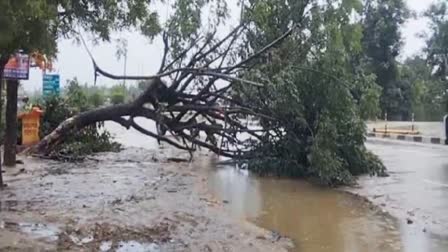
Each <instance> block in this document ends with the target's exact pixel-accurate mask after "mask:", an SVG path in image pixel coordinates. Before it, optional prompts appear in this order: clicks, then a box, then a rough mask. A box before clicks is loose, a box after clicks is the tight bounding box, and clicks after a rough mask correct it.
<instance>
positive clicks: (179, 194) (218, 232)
mask: <svg viewBox="0 0 448 252" xmlns="http://www.w3.org/2000/svg"><path fill="white" fill-rule="evenodd" d="M173 157H174V158H176V159H179V158H180V159H182V158H188V156H185V157H184V156H182V154H181V153H180V152H179V151H177V150H174V149H172V148H169V147H166V148H162V149H160V150H146V149H140V148H126V149H125V150H123V151H122V152H120V153H104V154H98V155H95V156H93V157H92V158H90V159H88V160H87V161H85V162H83V163H76V164H74V163H60V162H55V161H46V160H40V159H35V158H28V157H20V159H22V160H23V161H24V164H23V165H18V166H17V167H16V168H13V169H6V173H5V180H6V183H7V184H8V187H7V188H6V189H5V190H4V191H2V192H0V251H286V250H287V249H288V248H291V246H292V244H291V242H290V241H289V240H288V239H286V238H282V237H280V236H278V235H277V234H276V233H271V232H270V231H267V230H263V229H260V228H258V227H256V226H254V225H253V224H250V223H248V222H246V221H245V220H242V219H235V217H232V215H230V213H228V212H226V210H225V207H224V205H225V204H226V202H220V201H218V200H216V199H215V198H213V197H212V196H211V194H210V193H209V192H208V190H207V181H206V178H207V174H206V173H207V172H206V169H209V167H210V166H211V165H213V162H215V160H216V157H214V156H213V155H211V154H208V153H201V154H199V155H197V156H196V157H195V160H194V162H192V163H188V162H178V161H182V160H175V161H172V160H171V161H170V160H169V159H170V158H173Z"/></svg>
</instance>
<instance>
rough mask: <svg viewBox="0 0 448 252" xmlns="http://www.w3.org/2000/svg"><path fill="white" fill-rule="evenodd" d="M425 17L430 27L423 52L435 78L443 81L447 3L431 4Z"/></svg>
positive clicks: (447, 72) (445, 73) (447, 54)
mask: <svg viewBox="0 0 448 252" xmlns="http://www.w3.org/2000/svg"><path fill="white" fill-rule="evenodd" d="M425 16H426V17H427V18H428V19H429V20H430V27H431V36H429V37H428V38H427V41H426V44H427V46H426V50H425V51H426V53H427V57H428V62H429V63H430V64H431V66H432V67H433V70H434V71H435V74H436V76H438V77H440V78H442V79H445V78H446V77H447V76H448V65H447V58H448V50H447V48H448V3H447V2H446V1H438V2H436V3H434V4H432V5H431V7H430V8H429V9H428V11H426V13H425Z"/></svg>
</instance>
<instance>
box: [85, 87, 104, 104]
mask: <svg viewBox="0 0 448 252" xmlns="http://www.w3.org/2000/svg"><path fill="white" fill-rule="evenodd" d="M88 101H89V104H90V105H91V106H93V107H94V108H98V107H101V106H103V105H104V95H103V94H102V93H100V92H99V91H95V92H94V93H91V94H90V95H89V97H88Z"/></svg>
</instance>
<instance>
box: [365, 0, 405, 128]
mask: <svg viewBox="0 0 448 252" xmlns="http://www.w3.org/2000/svg"><path fill="white" fill-rule="evenodd" d="M364 15H365V19H364V22H363V26H364V32H363V39H362V44H363V47H364V53H365V57H364V58H365V60H364V61H365V64H366V65H367V69H368V71H369V72H370V73H373V74H375V75H376V76H377V79H376V82H377V84H378V85H379V86H381V87H382V95H381V103H380V105H381V110H382V114H385V113H387V114H388V117H389V119H390V120H402V119H404V120H406V119H409V118H410V109H411V107H410V96H409V94H410V88H411V87H410V86H409V85H407V84H408V83H403V82H400V76H399V69H398V63H397V61H396V57H397V56H398V55H399V53H400V50H401V47H402V38H401V32H400V27H401V25H402V24H403V23H404V22H405V21H406V19H407V18H408V17H409V10H408V9H407V7H406V4H405V2H404V1H403V0H367V1H365V13H364ZM361 63H362V62H361Z"/></svg>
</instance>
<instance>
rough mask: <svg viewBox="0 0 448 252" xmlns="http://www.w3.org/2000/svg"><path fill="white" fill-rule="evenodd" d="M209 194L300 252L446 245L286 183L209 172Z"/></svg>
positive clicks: (345, 200) (420, 250) (319, 191)
mask: <svg viewBox="0 0 448 252" xmlns="http://www.w3.org/2000/svg"><path fill="white" fill-rule="evenodd" d="M209 183H210V188H211V190H212V192H213V193H214V194H215V195H216V196H217V197H219V198H220V199H221V200H226V201H228V204H227V207H228V208H229V210H230V211H231V212H232V213H233V214H234V215H236V216H237V217H240V218H247V219H249V220H252V221H254V222H255V223H256V224H258V225H260V226H262V227H264V228H267V229H270V230H275V231H277V232H280V233H281V234H284V235H287V236H289V237H291V238H292V239H293V240H294V241H295V243H296V249H297V251H301V252H321V251H322V252H326V251H328V252H330V251H331V252H339V251H341V252H346V251H348V252H351V251H353V252H358V251H364V252H370V251H371V252H376V251H385V252H388V251H403V252H429V251H431V252H439V251H440V252H441V251H448V244H446V243H445V242H444V241H443V240H439V239H436V238H434V237H431V235H430V234H428V233H425V232H423V231H422V230H420V229H418V228H417V227H413V226H412V225H407V224H404V223H399V222H397V221H395V220H394V219H392V218H390V217H387V216H385V215H384V214H382V213H378V212H376V211H375V210H373V209H370V208H369V206H368V205H367V204H366V203H364V202H363V201H362V200H359V199H356V198H354V197H352V196H350V195H347V194H345V193H341V192H338V191H334V190H329V189H325V188H318V187H316V186H312V185H310V184H308V183H305V182H301V181H292V180H279V179H269V178H257V177H254V176H251V175H250V174H248V173H247V172H246V171H240V170H236V169H234V168H232V167H221V168H219V169H216V170H213V171H212V172H211V173H210V178H209Z"/></svg>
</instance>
